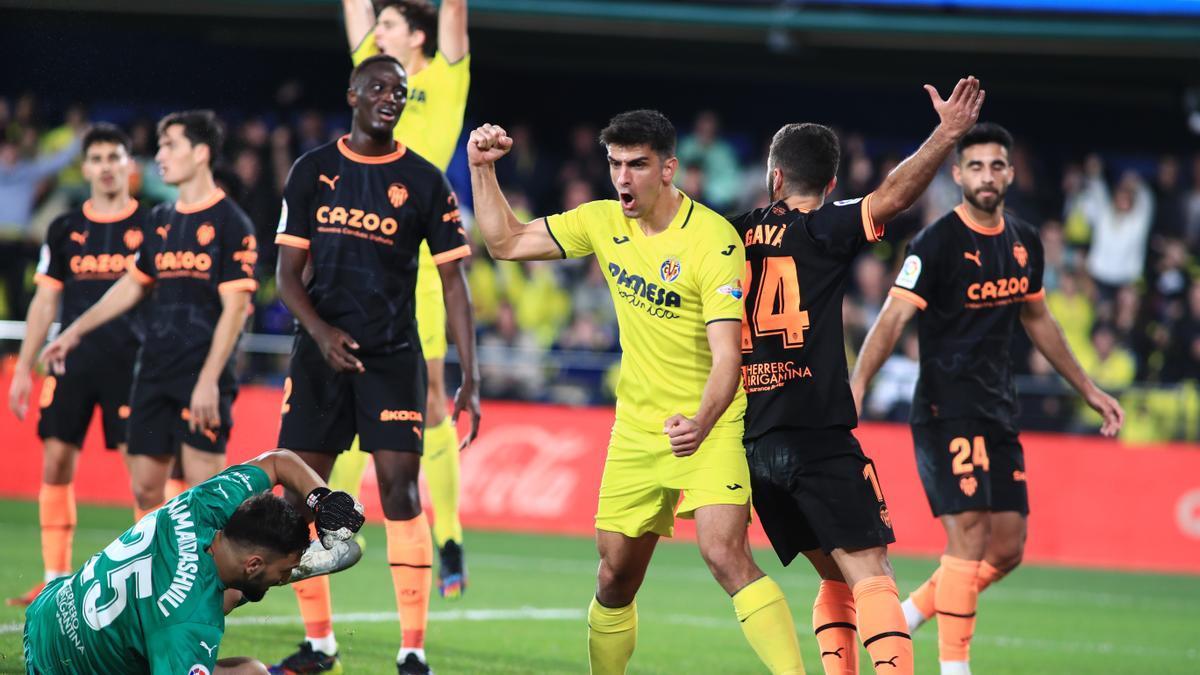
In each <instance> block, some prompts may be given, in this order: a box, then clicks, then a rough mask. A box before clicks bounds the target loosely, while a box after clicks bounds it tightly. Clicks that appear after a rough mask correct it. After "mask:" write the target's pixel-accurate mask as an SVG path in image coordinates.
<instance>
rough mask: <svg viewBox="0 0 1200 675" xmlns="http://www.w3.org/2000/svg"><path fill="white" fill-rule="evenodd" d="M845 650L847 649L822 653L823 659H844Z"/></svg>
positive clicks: (840, 648) (841, 648)
mask: <svg viewBox="0 0 1200 675" xmlns="http://www.w3.org/2000/svg"><path fill="white" fill-rule="evenodd" d="M843 649H845V647H838V648H837V649H835V650H833V651H831V652H821V658H825V657H826V656H836V657H838V658H839V659H840V658H842V650H843Z"/></svg>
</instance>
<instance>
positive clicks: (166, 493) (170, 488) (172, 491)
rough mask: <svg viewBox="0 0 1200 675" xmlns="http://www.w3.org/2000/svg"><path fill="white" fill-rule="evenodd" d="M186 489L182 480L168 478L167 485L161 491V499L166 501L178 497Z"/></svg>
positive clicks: (185, 484)
mask: <svg viewBox="0 0 1200 675" xmlns="http://www.w3.org/2000/svg"><path fill="white" fill-rule="evenodd" d="M187 489H188V484H187V481H186V480H184V479H182V478H168V479H167V485H166V487H165V488H164V489H163V497H164V499H166V500H167V501H171V500H172V499H174V498H176V497H178V496H179V495H180V494H182V493H183V491H184V490H187Z"/></svg>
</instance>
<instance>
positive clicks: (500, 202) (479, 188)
mask: <svg viewBox="0 0 1200 675" xmlns="http://www.w3.org/2000/svg"><path fill="white" fill-rule="evenodd" d="M512 144H513V141H512V139H511V138H509V137H508V132H506V131H505V130H504V129H503V127H499V126H496V125H493V124H485V125H483V126H481V127H479V128H478V129H476V130H475V131H472V132H471V138H470V140H469V141H467V160H468V162H469V163H470V165H471V193H472V194H473V195H474V197H475V223H476V225H478V226H479V231H480V232H481V233H483V240H484V242H485V243H486V244H487V249H488V253H490V254H491V256H492V257H493V258H495V259H496V260H558V259H560V258H562V257H564V253H563V250H562V248H560V247H559V245H558V244H557V243H556V242H555V241H554V237H553V236H551V234H550V230H549V229H548V228H547V226H546V220H545V219H544V218H539V219H537V220H535V221H533V222H530V223H522V222H521V220H520V219H519V218H517V216H516V214H515V213H513V210H512V207H511V206H509V204H508V199H507V198H505V196H504V192H503V191H501V189H500V183H499V181H497V180H496V161H497V160H498V159H500V158H501V157H503V156H505V155H507V154H508V151H509V150H512Z"/></svg>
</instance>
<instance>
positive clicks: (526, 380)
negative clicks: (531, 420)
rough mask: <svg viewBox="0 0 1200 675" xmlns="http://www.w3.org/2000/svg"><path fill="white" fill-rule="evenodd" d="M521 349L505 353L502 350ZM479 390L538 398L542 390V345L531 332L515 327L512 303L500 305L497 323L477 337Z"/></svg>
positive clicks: (506, 396) (500, 394) (486, 393)
mask: <svg viewBox="0 0 1200 675" xmlns="http://www.w3.org/2000/svg"><path fill="white" fill-rule="evenodd" d="M501 350H504V351H510V350H519V351H520V353H519V354H516V355H513V354H505V353H504V351H501ZM479 352H480V366H479V370H480V375H481V377H482V384H481V387H482V389H481V391H482V393H483V395H484V396H491V397H501V398H537V397H538V396H540V395H541V393H542V385H543V384H544V380H545V377H544V375H543V373H542V365H541V358H540V354H541V349H540V348H539V345H538V344H537V342H536V341H535V340H534V339H533V336H532V335H530V334H529V333H526V332H524V331H521V330H519V329H518V328H517V321H516V317H515V315H514V312H513V308H512V305H510V304H508V303H503V304H501V305H500V308H499V311H498V313H497V317H496V326H495V328H494V329H493V330H489V331H487V332H485V333H484V334H483V336H482V337H480V338H479Z"/></svg>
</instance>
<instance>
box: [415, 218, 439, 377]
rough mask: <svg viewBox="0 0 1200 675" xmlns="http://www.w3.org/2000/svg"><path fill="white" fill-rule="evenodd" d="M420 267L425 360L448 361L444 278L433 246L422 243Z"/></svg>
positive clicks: (419, 320) (419, 307)
mask: <svg viewBox="0 0 1200 675" xmlns="http://www.w3.org/2000/svg"><path fill="white" fill-rule="evenodd" d="M419 263H420V267H418V268H417V291H416V295H417V298H416V300H417V333H418V334H419V335H420V336H421V351H422V352H424V354H425V360H426V361H428V360H429V359H444V358H446V301H445V300H444V299H443V298H442V277H441V275H440V274H438V269H437V265H436V264H434V262H433V255H432V254H430V252H429V244H427V243H425V242H421V254H420V258H419Z"/></svg>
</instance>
